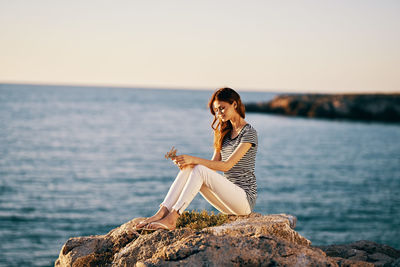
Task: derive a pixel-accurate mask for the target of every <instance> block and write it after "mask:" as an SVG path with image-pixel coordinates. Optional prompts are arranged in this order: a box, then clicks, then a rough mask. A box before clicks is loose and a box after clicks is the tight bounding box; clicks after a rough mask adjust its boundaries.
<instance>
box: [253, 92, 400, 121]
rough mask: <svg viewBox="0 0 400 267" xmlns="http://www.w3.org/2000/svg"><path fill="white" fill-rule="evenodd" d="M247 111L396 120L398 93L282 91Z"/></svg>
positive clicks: (399, 108)
mask: <svg viewBox="0 0 400 267" xmlns="http://www.w3.org/2000/svg"><path fill="white" fill-rule="evenodd" d="M246 111H248V112H265V113H273V114H282V115H289V116H302V117H316V118H330V119H351V120H363V121H382V122H400V94H284V95H278V96H276V97H275V98H274V99H272V100H271V101H269V102H260V103H248V104H246Z"/></svg>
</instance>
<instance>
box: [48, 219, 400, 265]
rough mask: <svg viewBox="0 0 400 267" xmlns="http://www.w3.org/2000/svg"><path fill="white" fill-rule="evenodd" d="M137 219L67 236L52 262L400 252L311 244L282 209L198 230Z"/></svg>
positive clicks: (310, 260)
mask: <svg viewBox="0 0 400 267" xmlns="http://www.w3.org/2000/svg"><path fill="white" fill-rule="evenodd" d="M142 219H143V218H136V219H133V220H131V221H129V222H127V223H125V224H123V225H121V226H120V227H118V228H115V229H113V230H112V231H110V232H109V233H108V234H106V235H98V236H88V237H75V238H70V239H69V240H68V241H67V242H66V243H65V244H64V246H63V247H62V249H61V251H60V255H59V258H58V259H57V261H56V262H55V266H184V265H186V266H374V263H377V266H383V265H384V264H396V260H397V259H398V258H399V257H400V251H398V250H395V249H393V248H390V247H388V246H382V245H379V244H375V243H373V242H369V241H360V242H358V243H353V244H350V245H343V246H324V247H320V248H317V247H312V246H311V242H310V241H309V240H307V239H306V238H304V237H302V236H301V235H300V234H299V233H297V232H296V231H295V230H293V228H294V227H295V224H296V218H295V217H293V216H290V215H285V214H278V215H265V216H263V215H261V214H258V213H253V214H250V215H249V216H230V217H229V221H228V222H227V223H225V224H223V225H221V226H216V227H208V228H204V229H203V230H200V231H196V230H192V229H189V228H180V229H176V230H174V231H166V230H158V231H155V232H151V233H146V234H145V233H142V234H140V233H139V232H137V231H135V230H133V229H134V226H135V225H136V224H137V223H138V222H139V221H141V220H142ZM324 251H325V252H324ZM327 254H328V255H327Z"/></svg>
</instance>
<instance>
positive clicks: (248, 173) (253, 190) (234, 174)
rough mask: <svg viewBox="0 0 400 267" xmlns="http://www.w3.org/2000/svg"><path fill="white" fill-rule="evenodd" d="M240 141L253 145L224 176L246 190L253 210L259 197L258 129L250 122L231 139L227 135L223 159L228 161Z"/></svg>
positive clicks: (222, 153)
mask: <svg viewBox="0 0 400 267" xmlns="http://www.w3.org/2000/svg"><path fill="white" fill-rule="evenodd" d="M240 143H251V144H252V146H251V148H250V149H249V150H248V151H247V153H246V154H245V155H244V156H243V157H242V158H241V159H240V160H239V161H238V162H237V163H236V164H235V166H233V167H232V168H231V169H230V170H229V171H226V172H224V176H225V177H226V178H227V179H228V180H229V181H231V182H232V183H234V184H236V185H237V186H239V187H240V188H242V189H243V190H244V191H245V192H246V195H247V200H248V201H249V204H250V207H251V211H253V209H254V206H255V205H256V198H257V183H256V176H255V174H254V169H255V164H256V154H257V147H258V138H257V131H256V130H255V129H254V128H253V127H252V126H251V125H250V124H246V125H245V126H244V127H243V128H242V130H241V131H240V133H239V134H238V136H236V137H235V138H233V139H231V134H230V133H228V134H227V135H225V137H224V140H223V141H222V149H221V158H222V161H226V160H227V159H228V158H229V156H230V155H231V154H232V153H233V152H234V151H235V149H236V148H237V147H238V146H239V144H240Z"/></svg>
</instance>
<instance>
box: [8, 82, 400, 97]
mask: <svg viewBox="0 0 400 267" xmlns="http://www.w3.org/2000/svg"><path fill="white" fill-rule="evenodd" d="M2 84H3V85H6V84H8V85H34V86H35V85H37V86H59V87H63V86H64V87H99V88H125V89H153V90H188V91H211V92H213V91H214V90H217V89H218V88H222V87H229V86H221V87H218V88H216V89H208V88H204V87H184V86H176V87H170V86H164V87H163V86H161V87H160V86H149V85H133V84H107V83H101V84H96V83H65V82H33V81H22V82H21V81H1V80H0V85H2ZM231 88H233V87H231ZM233 89H235V90H237V91H239V92H249V93H251V92H255V93H276V94H286V93H287V94H400V90H399V91H383V92H378V91H364V92H358V91H347V92H332V91H328V92H321V91H318V90H294V89H283V88H276V89H270V88H266V89H255V88H252V89H250V88H249V89H236V88H233Z"/></svg>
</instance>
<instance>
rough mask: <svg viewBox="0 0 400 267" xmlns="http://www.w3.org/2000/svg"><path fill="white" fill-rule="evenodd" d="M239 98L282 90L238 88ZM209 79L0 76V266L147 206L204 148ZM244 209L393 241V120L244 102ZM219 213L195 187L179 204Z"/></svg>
mask: <svg viewBox="0 0 400 267" xmlns="http://www.w3.org/2000/svg"><path fill="white" fill-rule="evenodd" d="M237 91H238V92H239V93H240V95H241V97H242V100H243V102H245V103H249V102H259V101H268V100H271V99H272V98H273V97H274V96H276V95H277V94H280V93H282V92H279V93H278V92H247V91H240V90H237ZM212 92H213V90H183V89H151V88H122V87H120V88H118V87H105V86H104V87H89V86H60V85H57V86H55V85H53V86H52V85H27V84H0V240H1V241H0V266H54V262H55V260H56V259H57V257H58V254H59V252H60V250H61V247H62V246H63V244H64V243H65V242H66V241H67V240H68V239H69V238H70V237H77V236H87V235H102V234H106V233H108V232H109V231H110V230H112V229H113V228H115V227H118V226H119V225H121V224H123V223H125V222H127V221H129V220H131V219H133V218H135V217H144V216H151V215H152V214H153V213H155V212H156V211H157V210H158V205H159V204H160V203H161V202H162V200H163V199H164V196H165V195H166V193H167V192H168V189H169V186H170V185H171V184H172V182H173V181H174V179H175V177H176V175H177V173H178V171H179V170H178V169H177V167H176V166H175V165H174V164H173V163H172V162H171V161H170V160H166V159H165V158H164V155H165V153H166V152H168V151H169V150H170V149H171V148H172V146H174V147H175V148H177V149H178V154H181V153H184V154H190V155H194V156H198V157H204V158H211V157H212V154H213V145H212V143H213V133H212V129H211V122H212V115H211V114H210V111H209V109H208V107H207V104H208V101H209V98H210V96H211V94H212ZM246 120H247V122H248V123H250V124H251V125H252V126H253V127H254V128H255V129H256V130H257V133H258V140H259V147H258V154H257V160H256V171H255V172H256V177H257V185H258V198H257V204H256V207H255V212H258V213H261V214H281V213H286V214H292V215H295V216H296V217H297V218H298V222H297V227H296V230H297V231H298V232H299V233H300V234H301V235H303V236H304V237H306V238H308V239H309V240H311V242H312V244H313V245H315V246H318V245H328V244H343V243H349V242H354V241H358V240H371V241H375V242H378V243H382V244H387V245H389V246H392V247H394V248H397V249H400V125H399V124H387V123H377V122H361V121H346V120H326V119H310V118H300V117H285V116H279V115H270V114H261V113H247V114H246ZM203 209H205V210H207V211H209V212H214V213H218V211H217V210H215V209H214V208H213V207H212V206H211V205H210V204H209V203H207V201H205V200H204V199H203V198H202V197H201V195H200V194H198V195H197V196H196V197H195V199H194V200H193V201H192V203H191V204H190V205H189V207H188V209H187V210H189V211H190V210H197V211H200V210H203Z"/></svg>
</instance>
